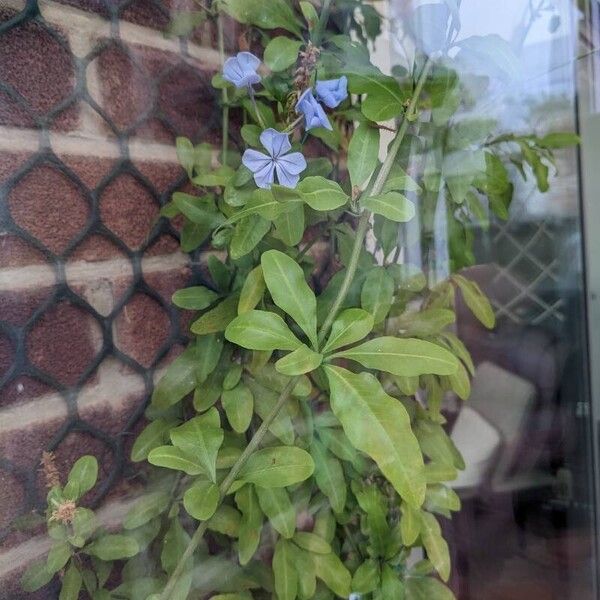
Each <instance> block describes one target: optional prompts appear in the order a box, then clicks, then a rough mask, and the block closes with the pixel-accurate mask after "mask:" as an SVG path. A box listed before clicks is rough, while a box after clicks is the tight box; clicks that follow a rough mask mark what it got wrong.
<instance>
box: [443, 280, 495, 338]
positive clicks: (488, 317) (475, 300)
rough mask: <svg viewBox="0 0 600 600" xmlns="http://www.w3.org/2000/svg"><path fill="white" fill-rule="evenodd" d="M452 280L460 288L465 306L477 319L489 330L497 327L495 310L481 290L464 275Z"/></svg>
mask: <svg viewBox="0 0 600 600" xmlns="http://www.w3.org/2000/svg"><path fill="white" fill-rule="evenodd" d="M452 279H453V280H454V282H455V283H456V284H457V285H458V287H459V288H460V291H461V292H462V295H463V298H464V301H465V304H466V305H467V306H468V307H469V309H470V311H471V312H472V313H473V314H474V315H475V317H477V319H478V320H479V321H480V322H481V323H482V324H483V325H485V326H486V327H487V328H488V329H492V328H493V327H494V326H495V325H496V315H495V314H494V309H493V308H492V305H491V304H490V301H489V300H488V299H487V297H486V296H485V294H484V293H483V292H482V291H481V288H480V287H479V286H478V285H477V284H476V283H475V282H474V281H471V280H470V279H467V278H466V277H463V276H462V275H453V276H452Z"/></svg>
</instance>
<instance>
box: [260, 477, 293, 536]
mask: <svg viewBox="0 0 600 600" xmlns="http://www.w3.org/2000/svg"><path fill="white" fill-rule="evenodd" d="M255 489H256V495H257V497H258V503H259V505H260V508H261V510H262V511H263V512H264V513H265V515H266V516H267V518H268V519H269V522H270V523H271V525H272V526H273V529H275V531H277V532H278V533H280V534H281V535H282V536H283V537H285V538H288V539H289V538H291V537H292V536H293V535H294V531H295V530H296V511H295V510H294V506H293V504H292V503H291V501H290V497H289V495H288V493H287V491H286V490H285V489H284V488H261V487H257V488H255Z"/></svg>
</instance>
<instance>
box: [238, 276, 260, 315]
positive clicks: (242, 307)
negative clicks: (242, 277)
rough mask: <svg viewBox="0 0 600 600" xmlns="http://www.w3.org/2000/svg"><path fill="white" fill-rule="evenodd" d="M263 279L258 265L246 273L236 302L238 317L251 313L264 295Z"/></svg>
mask: <svg viewBox="0 0 600 600" xmlns="http://www.w3.org/2000/svg"><path fill="white" fill-rule="evenodd" d="M265 287H266V286H265V279H264V277H263V272H262V267H261V266H260V265H259V266H258V267H255V268H254V269H252V271H250V273H248V276H247V277H246V281H244V285H243V286H242V291H241V293H240V300H239V302H238V315H241V314H244V313H247V312H249V311H251V310H252V309H253V308H255V307H256V305H257V304H258V303H259V302H260V301H261V300H262V297H263V295H264V293H265Z"/></svg>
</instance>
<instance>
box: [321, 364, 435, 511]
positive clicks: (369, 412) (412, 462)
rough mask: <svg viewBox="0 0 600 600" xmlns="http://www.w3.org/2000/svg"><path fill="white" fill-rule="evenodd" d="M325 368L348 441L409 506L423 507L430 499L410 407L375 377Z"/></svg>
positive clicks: (332, 405)
mask: <svg viewBox="0 0 600 600" xmlns="http://www.w3.org/2000/svg"><path fill="white" fill-rule="evenodd" d="M324 368H325V373H326V375H327V379H328V380H329V385H330V388H331V407H332V410H333V412H334V414H335V416H336V417H337V418H338V419H339V420H340V422H341V423H342V426H343V428H344V432H345V433H346V435H347V436H348V439H349V440H350V441H351V442H352V444H353V445H354V447H355V448H357V449H358V450H360V451H361V452H364V453H365V454H367V455H368V456H370V457H371V458H372V459H373V460H374V461H375V462H376V463H377V464H378V466H379V468H380V469H381V471H382V473H383V474H384V475H385V477H386V478H387V479H388V480H389V481H390V483H391V484H392V485H393V486H394V488H395V489H396V491H397V492H398V493H399V494H400V496H401V497H402V498H403V499H404V500H405V501H406V502H407V503H409V504H410V505H411V506H415V507H419V506H420V505H421V504H422V503H423V499H424V498H425V475H424V470H423V467H424V465H423V457H422V455H421V450H420V448H419V444H418V442H417V439H416V438H415V436H414V434H413V432H412V429H411V425H410V417H409V416H408V413H407V412H406V409H405V408H404V406H403V405H402V404H401V403H400V402H399V401H398V400H396V399H395V398H392V397H391V396H388V395H387V394H386V393H385V392H384V391H383V388H382V387H381V384H380V383H379V381H377V379H376V378H375V377H373V375H371V374H370V373H361V374H360V375H355V374H354V373H351V372H350V371H347V370H346V369H342V368H340V367H334V366H330V365H326V366H325V367H324Z"/></svg>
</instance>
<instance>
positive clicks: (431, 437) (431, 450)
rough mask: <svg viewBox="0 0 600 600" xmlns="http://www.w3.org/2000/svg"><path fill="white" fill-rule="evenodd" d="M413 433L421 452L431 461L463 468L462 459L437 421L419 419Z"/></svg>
mask: <svg viewBox="0 0 600 600" xmlns="http://www.w3.org/2000/svg"><path fill="white" fill-rule="evenodd" d="M415 435H416V436H417V439H418V440H419V445H420V446H421V450H422V451H423V454H425V456H427V457H428V458H430V459H431V460H432V461H435V462H438V463H440V464H442V465H448V466H452V467H454V468H456V469H464V468H465V463H464V460H463V458H462V456H461V454H460V452H459V451H458V449H457V448H456V446H455V445H454V442H453V441H452V439H451V438H450V437H449V436H448V434H447V433H446V432H445V431H444V428H443V427H442V426H441V425H439V424H438V423H432V422H431V421H426V420H425V419H419V420H418V422H417V424H416V427H415Z"/></svg>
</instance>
